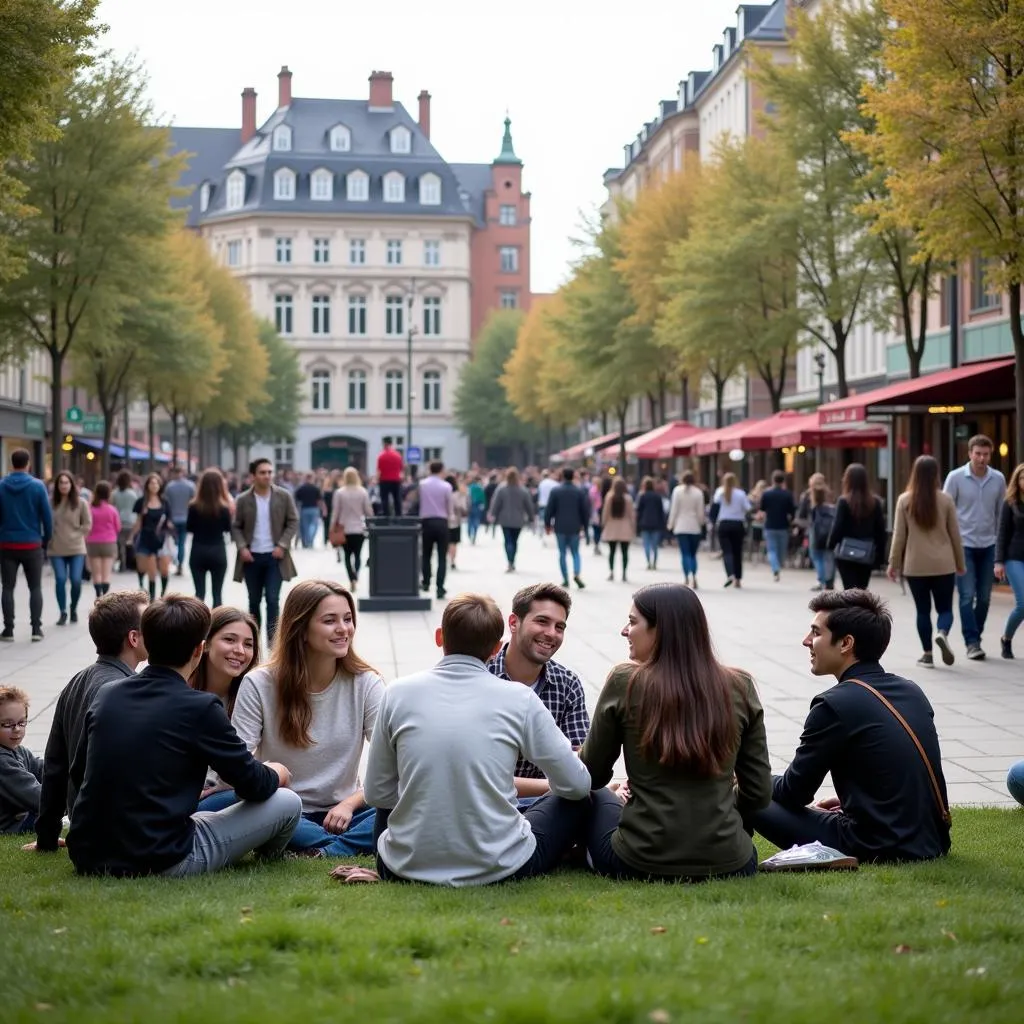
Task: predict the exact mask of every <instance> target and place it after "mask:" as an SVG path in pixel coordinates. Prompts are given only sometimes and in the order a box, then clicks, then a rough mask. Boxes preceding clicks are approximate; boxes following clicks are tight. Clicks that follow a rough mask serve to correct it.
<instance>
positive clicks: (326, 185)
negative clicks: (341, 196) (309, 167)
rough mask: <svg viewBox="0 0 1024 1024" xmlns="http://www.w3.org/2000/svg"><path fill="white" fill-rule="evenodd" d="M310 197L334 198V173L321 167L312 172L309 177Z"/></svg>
mask: <svg viewBox="0 0 1024 1024" xmlns="http://www.w3.org/2000/svg"><path fill="white" fill-rule="evenodd" d="M309 197H310V199H321V200H330V199H333V198H334V175H333V174H331V172H330V171H328V170H325V169H324V168H322V167H321V168H320V169H319V170H316V171H314V172H313V173H312V175H311V176H310V179H309Z"/></svg>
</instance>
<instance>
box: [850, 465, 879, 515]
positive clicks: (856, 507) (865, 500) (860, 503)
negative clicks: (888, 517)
mask: <svg viewBox="0 0 1024 1024" xmlns="http://www.w3.org/2000/svg"><path fill="white" fill-rule="evenodd" d="M843 497H844V498H845V499H846V503H847V504H848V505H849V506H850V512H851V513H852V514H853V518H854V519H867V517H868V516H869V515H871V513H872V512H874V511H875V502H876V501H877V500H878V499H877V498H876V497H875V496H874V495H873V494H872V493H871V491H870V490H869V488H868V471H867V470H866V469H865V468H864V467H863V466H862V465H861V464H860V463H859V462H851V463H850V464H849V465H848V466H847V467H846V472H845V473H844V474H843Z"/></svg>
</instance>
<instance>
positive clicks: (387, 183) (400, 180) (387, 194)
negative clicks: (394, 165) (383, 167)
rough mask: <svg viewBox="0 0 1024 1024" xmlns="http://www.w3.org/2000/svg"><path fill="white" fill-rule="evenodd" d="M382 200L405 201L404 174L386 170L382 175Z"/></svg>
mask: <svg viewBox="0 0 1024 1024" xmlns="http://www.w3.org/2000/svg"><path fill="white" fill-rule="evenodd" d="M384 202H385V203H404V202H405V176H404V175H402V174H399V173H398V171H388V173H387V174H385V175H384Z"/></svg>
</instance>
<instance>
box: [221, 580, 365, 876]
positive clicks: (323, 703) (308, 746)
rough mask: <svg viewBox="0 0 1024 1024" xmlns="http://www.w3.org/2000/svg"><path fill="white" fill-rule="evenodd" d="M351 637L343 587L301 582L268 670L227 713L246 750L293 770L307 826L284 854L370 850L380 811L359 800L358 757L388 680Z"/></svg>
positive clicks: (259, 672)
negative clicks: (380, 673) (376, 819)
mask: <svg viewBox="0 0 1024 1024" xmlns="http://www.w3.org/2000/svg"><path fill="white" fill-rule="evenodd" d="M355 630H356V608H355V601H354V600H353V598H352V595H351V594H350V593H349V592H348V591H347V590H346V589H345V588H344V587H343V586H342V585H341V584H340V583H335V582H334V581H332V580H303V581H302V582H301V583H297V584H296V585H295V586H294V587H292V589H291V590H290V591H289V593H288V597H287V599H286V600H285V603H284V608H283V610H282V612H281V620H280V622H279V623H278V627H277V636H276V639H275V642H274V653H273V655H272V656H271V659H270V662H269V664H267V665H266V666H265V667H263V668H257V669H254V670H253V671H251V672H249V673H248V674H247V675H246V677H245V679H243V680H242V685H241V687H239V690H238V696H237V697H236V698H235V707H234V711H233V712H232V715H231V724H232V725H234V727H235V731H236V732H237V733H238V735H239V736H240V737H241V739H242V741H243V742H244V743H245V745H246V746H247V747H248V748H249V750H250V751H253V752H257V751H258V755H259V757H260V759H261V760H264V761H280V762H281V763H283V764H286V765H287V766H288V768H289V769H290V771H291V773H292V789H293V790H295V792H296V793H298V795H299V796H300V797H301V798H302V821H301V822H299V827H298V828H297V829H296V830H295V835H294V836H292V839H291V841H290V842H289V844H288V848H289V849H290V850H294V851H297V852H300V853H302V854H304V855H306V856H310V857H352V856H357V855H361V854H369V853H372V852H373V821H374V813H375V812H374V810H373V808H368V807H367V806H366V803H365V801H364V800H363V790H362V786H361V784H360V781H359V759H360V757H361V755H362V751H363V743H364V741H366V742H368V741H369V739H370V736H371V734H372V733H373V726H374V723H375V722H376V721H377V709H378V707H379V706H380V702H381V698H382V696H383V694H384V680H383V679H381V677H380V675H379V674H378V673H377V672H376V670H374V669H373V668H371V667H370V665H369V664H367V663H366V662H365V661H363V659H362V658H360V657H359V656H358V655H357V654H356V653H355V651H354V650H353V649H352V638H353V636H354V634H355Z"/></svg>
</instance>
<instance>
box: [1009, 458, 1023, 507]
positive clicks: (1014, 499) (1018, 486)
mask: <svg viewBox="0 0 1024 1024" xmlns="http://www.w3.org/2000/svg"><path fill="white" fill-rule="evenodd" d="M1006 500H1007V501H1008V502H1009V503H1010V504H1011V505H1024V462H1022V463H1021V464H1020V465H1019V466H1018V467H1017V468H1016V469H1015V470H1014V471H1013V472H1012V473H1011V474H1010V482H1009V483H1008V484H1007V485H1006Z"/></svg>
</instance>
